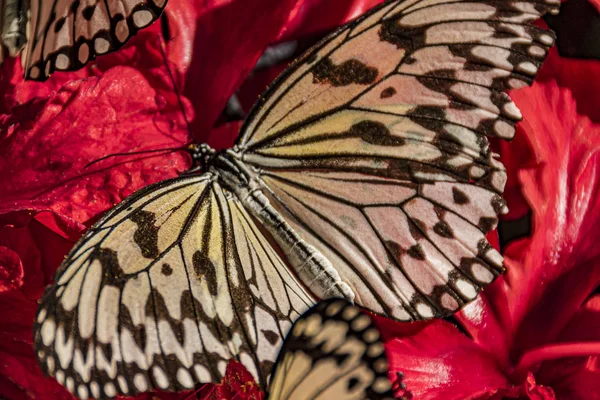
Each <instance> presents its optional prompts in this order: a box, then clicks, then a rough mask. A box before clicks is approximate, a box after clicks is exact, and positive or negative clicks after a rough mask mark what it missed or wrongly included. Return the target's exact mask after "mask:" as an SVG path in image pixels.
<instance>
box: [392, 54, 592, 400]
mask: <svg viewBox="0 0 600 400" xmlns="http://www.w3.org/2000/svg"><path fill="white" fill-rule="evenodd" d="M547 63H548V65H547V66H546V67H545V68H544V71H543V72H542V74H541V77H540V80H539V81H538V82H536V83H534V85H533V87H531V88H524V89H521V90H518V91H514V92H512V93H511V97H512V98H513V99H514V100H515V102H516V103H517V105H518V106H519V108H520V109H521V111H522V113H523V117H524V121H523V122H522V123H521V124H520V125H519V129H518V132H517V136H516V137H517V139H516V142H513V143H512V144H511V145H510V148H511V149H512V148H513V147H517V151H518V152H519V154H527V153H528V154H529V157H528V158H521V159H520V160H519V163H518V164H517V163H516V162H513V163H509V164H508V168H514V169H515V170H516V174H515V176H518V179H519V183H520V185H521V187H522V189H523V194H524V196H525V198H526V199H527V202H528V204H529V206H530V207H531V209H532V213H533V232H532V235H531V237H530V238H526V239H522V240H520V241H517V242H515V243H512V244H510V245H509V246H508V248H507V250H506V252H505V257H506V266H507V272H506V274H505V275H504V277H503V278H502V279H499V280H498V282H496V283H494V284H493V285H491V286H490V287H489V288H487V289H486V290H485V291H484V293H483V295H481V296H480V297H479V298H478V299H477V300H476V301H475V302H474V303H473V304H470V305H469V306H467V307H466V308H465V309H464V310H463V311H462V312H461V313H459V314H458V315H457V316H456V320H457V321H458V325H457V326H456V325H453V324H451V323H449V322H446V321H434V322H431V323H426V324H421V325H417V326H408V327H407V326H404V325H399V324H393V325H392V324H390V323H389V322H388V321H384V320H380V321H381V326H382V327H384V329H385V330H388V337H389V338H390V340H389V342H388V343H387V349H388V351H389V356H390V358H391V366H392V368H391V369H392V370H393V371H396V370H398V371H402V372H403V373H404V374H405V376H406V377H405V379H404V382H405V383H406V385H407V389H408V390H409V391H410V392H411V393H412V394H413V395H414V397H415V398H418V399H440V398H444V399H486V398H522V399H555V398H559V399H596V398H600V362H599V358H598V357H599V356H600V324H599V323H598V321H600V319H599V317H600V296H599V295H594V290H595V289H596V288H597V287H598V286H599V284H600V248H599V247H598V246H597V239H596V238H597V233H596V231H597V229H598V222H599V219H598V217H599V216H600V193H599V192H600V179H599V178H600V125H599V124H598V123H594V122H592V121H591V120H590V119H589V118H588V117H587V116H583V115H581V114H580V111H578V110H579V109H580V106H581V105H580V104H579V102H580V101H584V98H582V97H576V96H577V94H576V95H575V96H574V95H573V93H572V91H571V89H570V88H568V87H561V86H559V83H558V82H561V81H562V80H563V78H565V79H566V77H565V76H563V75H562V74H561V73H560V72H558V71H566V70H572V69H573V67H574V66H573V63H576V64H579V63H580V62H578V61H576V62H573V61H569V60H566V59H561V58H560V57H559V56H558V55H557V54H556V52H552V54H551V56H550V58H549V60H548V61H547ZM595 65H596V63H595ZM549 72H552V73H553V74H555V75H552V76H555V78H554V79H552V78H550V75H549ZM585 73H586V71H585V70H584V69H579V70H578V79H579V80H580V81H581V82H585V81H586V79H591V78H592V76H591V75H586V74H585ZM568 79H573V78H568ZM557 81H558V82H557ZM573 83H574V82H573ZM572 87H573V88H574V90H573V92H574V93H577V92H578V89H580V88H581V87H580V86H578V85H575V84H573V85H572ZM586 100H587V101H588V102H591V103H595V106H596V107H598V106H600V102H599V101H598V98H597V97H594V98H587V99H586ZM587 106H588V105H586V107H587ZM592 108H593V107H592V106H590V109H592ZM518 146H527V147H528V151H526V152H524V151H522V149H519V148H518ZM512 160H513V161H516V160H514V158H513V159H512ZM509 206H511V204H510V203H509Z"/></svg>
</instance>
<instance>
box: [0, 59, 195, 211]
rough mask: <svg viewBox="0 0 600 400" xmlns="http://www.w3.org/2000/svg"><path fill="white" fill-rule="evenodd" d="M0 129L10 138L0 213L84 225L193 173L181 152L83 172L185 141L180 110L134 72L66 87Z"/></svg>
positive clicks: (115, 71)
mask: <svg viewBox="0 0 600 400" xmlns="http://www.w3.org/2000/svg"><path fill="white" fill-rule="evenodd" d="M17 112H19V113H21V112H22V114H18V113H17ZM2 125H3V127H4V129H6V132H7V134H6V136H5V137H3V138H0V147H1V149H2V153H3V154H4V155H5V156H4V157H3V158H2V159H0V170H2V171H3V172H5V173H3V174H2V177H0V185H2V187H3V190H2V193H0V212H8V211H15V210H23V209H31V210H37V211H41V210H51V211H53V212H55V213H56V214H58V215H60V216H62V217H63V218H68V219H71V220H73V221H76V222H80V223H86V222H88V221H90V220H92V219H94V218H96V217H97V216H98V214H99V213H101V212H103V211H105V210H107V209H109V208H111V207H112V206H113V205H114V204H116V203H118V202H120V201H121V200H122V199H123V198H124V197H125V196H127V195H129V194H131V193H132V192H133V191H135V190H137V189H139V188H141V187H143V186H146V185H148V184H150V183H152V182H155V181H158V180H163V179H166V178H169V177H173V176H176V175H177V173H178V172H181V171H184V170H186V169H187V168H188V167H189V165H190V160H189V157H187V156H186V155H185V154H181V152H179V153H171V154H162V155H160V156H157V155H156V154H147V155H140V156H127V157H116V158H111V159H108V160H105V161H102V162H100V163H98V164H94V165H92V166H91V167H89V168H86V165H87V164H88V163H90V162H93V161H95V160H98V159H99V158H101V157H103V156H106V155H111V154H117V153H128V152H135V151H141V150H153V149H168V148H173V147H178V146H182V145H183V144H185V143H186V142H187V140H188V131H187V128H186V125H185V122H184V121H183V119H182V115H181V111H180V109H179V106H178V105H177V104H172V103H169V102H167V100H166V99H165V98H164V97H163V96H161V95H160V94H159V93H157V90H155V89H154V88H153V87H151V86H150V85H149V83H148V81H147V80H146V79H145V78H144V76H143V75H142V74H141V73H139V72H138V71H136V70H134V69H132V68H127V67H116V68H112V69H110V70H109V71H107V72H106V73H105V74H104V75H103V76H102V77H101V78H95V77H94V78H90V79H88V80H79V81H73V82H70V83H68V84H67V85H65V86H64V87H63V88H62V89H61V90H60V91H59V92H58V93H56V94H55V95H53V96H51V97H50V98H49V99H48V100H47V101H45V102H42V101H38V103H36V104H27V105H24V106H20V107H19V108H18V110H15V113H14V114H13V115H12V116H11V117H9V118H6V119H5V120H4V121H2Z"/></svg>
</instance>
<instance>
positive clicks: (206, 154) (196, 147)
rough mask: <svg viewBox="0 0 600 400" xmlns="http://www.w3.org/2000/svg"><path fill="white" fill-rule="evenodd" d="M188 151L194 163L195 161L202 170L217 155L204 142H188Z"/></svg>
mask: <svg viewBox="0 0 600 400" xmlns="http://www.w3.org/2000/svg"><path fill="white" fill-rule="evenodd" d="M188 151H189V152H190V155H191V156H192V159H193V160H194V163H196V164H197V165H198V166H199V167H201V168H202V170H204V171H206V170H207V169H208V166H209V165H210V164H211V162H212V160H213V159H214V158H215V157H216V156H217V151H216V150H215V149H213V148H211V147H210V146H209V145H207V144H206V143H202V144H195V143H193V144H190V145H189V146H188Z"/></svg>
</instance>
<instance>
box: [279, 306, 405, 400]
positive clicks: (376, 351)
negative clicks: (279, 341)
mask: <svg viewBox="0 0 600 400" xmlns="http://www.w3.org/2000/svg"><path fill="white" fill-rule="evenodd" d="M387 373H388V363H387V358H386V355H385V348H384V346H383V343H382V342H381V340H380V336H379V331H378V329H377V328H376V327H375V325H373V323H372V321H371V318H370V317H369V316H368V315H367V314H366V313H364V312H363V311H361V310H360V309H359V308H358V307H356V306H353V305H352V304H350V303H348V302H347V301H345V300H342V299H332V300H327V301H323V302H320V303H318V304H317V305H316V306H315V307H313V308H312V309H310V310H309V311H307V312H306V313H305V314H304V315H302V317H300V318H299V319H298V320H297V321H296V322H295V323H294V326H293V327H292V329H290V332H289V334H288V336H287V337H286V339H285V342H284V344H283V347H282V349H281V353H280V354H279V357H278V358H277V364H276V366H275V369H274V372H273V377H272V381H271V391H270V393H269V396H268V399H269V400H280V399H290V400H291V399H294V400H303V399H307V400H308V399H348V400H352V399H355V400H361V399H367V398H368V399H394V393H393V390H392V385H391V383H390V381H389V379H388V376H387Z"/></svg>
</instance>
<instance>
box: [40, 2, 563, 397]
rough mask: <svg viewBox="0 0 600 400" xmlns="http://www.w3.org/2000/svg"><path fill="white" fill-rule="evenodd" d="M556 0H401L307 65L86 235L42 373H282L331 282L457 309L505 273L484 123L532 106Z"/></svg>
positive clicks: (429, 311)
mask: <svg viewBox="0 0 600 400" xmlns="http://www.w3.org/2000/svg"><path fill="white" fill-rule="evenodd" d="M558 5H559V1H558V0H523V1H518V0H514V1H511V0H471V1H468V0H465V1H456V0H403V1H391V2H386V3H384V4H382V5H380V6H378V7H375V8H374V9H372V10H371V11H369V12H368V13H367V14H365V15H363V16H362V17H360V18H359V19H357V20H355V21H353V22H351V23H349V24H347V25H345V26H343V27H342V28H340V29H339V30H338V31H336V32H335V33H334V34H332V35H330V36H329V37H327V38H326V39H325V40H324V41H322V42H321V43H319V44H318V45H317V46H315V47H314V48H313V49H311V50H309V52H308V53H307V54H306V55H304V56H303V57H301V58H300V59H299V60H298V61H296V62H295V63H293V64H292V65H291V66H290V67H289V68H288V69H287V70H286V71H285V72H284V73H283V74H282V75H281V77H280V78H278V79H277V81H276V82H275V83H274V84H273V85H272V86H271V87H270V89H268V90H267V93H266V94H265V95H264V96H263V97H262V98H261V100H260V101H259V102H258V105H257V106H256V107H255V109H254V110H253V112H252V113H251V115H250V116H249V117H248V119H247V121H246V123H245V125H244V127H243V128H242V132H241V135H240V137H239V138H238V141H237V144H236V145H235V146H234V148H232V149H228V150H224V151H222V152H218V153H217V152H215V151H214V150H212V149H210V148H209V147H208V146H206V145H200V146H196V147H195V150H196V152H195V156H196V160H197V161H198V162H199V164H200V165H201V166H202V171H204V172H203V173H200V172H191V173H189V174H186V175H184V176H181V177H179V178H176V179H172V180H169V181H165V182H160V183H158V184H155V185H153V186H150V187H148V188H145V189H143V190H141V191H139V192H137V193H135V194H134V195H132V196H131V197H129V198H128V199H126V200H125V201H123V202H122V203H121V204H119V205H118V206H117V207H115V208H114V209H113V210H111V211H110V212H109V213H108V214H107V215H106V216H105V217H104V218H103V219H101V220H100V221H99V222H98V223H96V224H95V225H94V226H93V227H92V228H91V229H90V231H89V232H88V233H87V234H86V235H85V236H84V237H83V238H82V239H81V240H80V241H79V243H77V245H76V246H75V248H74V249H73V250H72V251H71V253H70V254H69V255H68V256H67V258H66V259H65V261H64V263H63V264H62V265H61V267H60V268H59V270H58V272H57V275H56V279H55V283H54V284H53V285H52V286H50V287H49V289H48V290H47V291H46V293H45V295H44V296H43V298H42V300H41V303H40V307H39V313H38V318H37V323H36V325H35V332H36V333H35V344H36V349H37V352H38V357H39V360H40V364H41V366H42V368H43V369H44V371H45V372H46V373H48V374H50V375H52V376H54V377H56V379H57V380H58V381H59V382H61V383H62V384H63V385H65V386H66V387H67V388H68V389H69V390H70V391H71V392H73V393H75V394H76V395H78V396H79V397H81V398H86V397H88V396H93V397H112V396H114V395H116V394H117V393H123V394H135V393H139V392H143V391H146V390H151V389H154V388H158V389H168V390H184V389H189V388H191V387H194V386H196V385H197V384H199V383H205V382H219V381H220V379H221V378H222V376H223V374H224V372H225V368H226V365H227V362H228V360H229V359H236V360H239V361H240V362H242V363H243V364H244V365H245V366H246V368H247V369H248V370H249V371H250V372H251V373H252V374H253V376H254V377H255V378H256V379H257V381H258V382H259V383H260V385H261V386H262V387H263V388H265V389H267V388H268V384H267V382H268V378H269V375H270V374H271V371H272V366H273V363H274V361H275V358H276V356H277V353H278V351H279V348H280V347H281V344H282V339H283V337H285V334H286V333H287V331H288V330H289V328H290V326H291V324H292V322H293V321H294V320H295V319H296V318H297V317H298V316H299V315H301V314H302V313H303V312H304V311H306V309H307V308H309V307H310V306H311V305H312V304H314V302H315V299H322V298H329V297H341V298H345V299H347V300H348V301H354V302H355V303H356V304H357V305H360V306H362V307H365V308H366V309H368V310H370V311H372V312H375V313H378V314H381V315H384V316H387V317H390V318H394V319H397V320H401V321H414V320H421V319H428V318H434V317H443V316H446V315H449V314H452V313H454V312H455V311H456V310H458V309H460V308H461V307H462V306H464V305H465V304H466V303H468V302H469V301H471V300H473V299H474V298H475V297H476V296H477V293H478V292H479V291H480V290H481V289H482V288H483V287H484V286H485V285H487V284H489V283H490V282H492V281H493V279H494V278H495V277H496V276H498V275H499V274H500V273H501V272H502V269H503V267H502V256H501V255H500V254H499V253H498V252H497V251H496V250H494V249H493V248H492V247H491V246H490V245H489V243H488V242H487V240H486V238H485V234H486V233H487V232H488V231H490V230H491V229H492V228H494V227H495V225H496V223H497V216H498V214H499V213H503V212H506V210H507V209H506V206H505V203H504V200H503V199H502V197H501V193H502V191H503V188H504V184H505V181H506V172H505V169H504V167H503V165H502V164H501V163H500V162H499V161H498V159H497V157H496V155H495V154H493V153H492V152H491V150H490V148H489V143H488V139H487V137H486V136H493V137H501V138H506V139H510V138H511V137H512V136H513V135H514V132H515V124H516V122H517V121H518V120H519V119H520V118H521V115H520V113H519V110H518V109H517V107H516V106H515V104H514V103H513V102H512V101H511V100H510V98H509V97H508V96H507V95H506V94H505V93H504V91H505V90H507V89H511V88H518V87H522V86H524V85H527V84H529V83H531V82H532V80H533V77H534V75H535V73H536V72H537V70H538V68H539V67H540V65H541V62H542V61H543V59H544V57H545V56H546V54H547V51H548V48H549V46H551V45H552V44H553V42H554V36H553V34H552V33H551V32H548V31H546V30H544V29H540V28H537V27H535V26H533V25H531V24H530V22H531V21H533V20H535V19H537V18H539V17H540V16H541V15H542V14H544V13H545V12H550V13H556V12H558Z"/></svg>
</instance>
